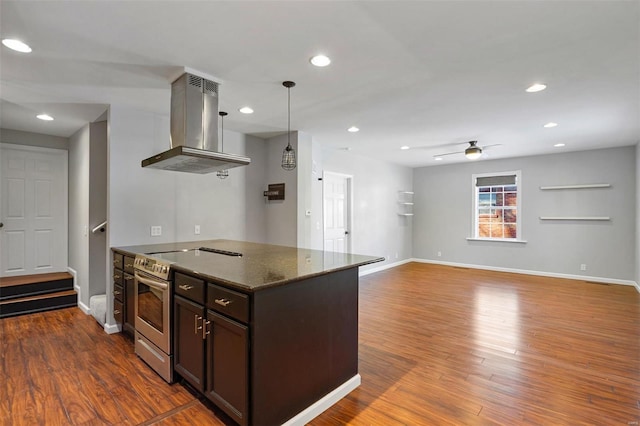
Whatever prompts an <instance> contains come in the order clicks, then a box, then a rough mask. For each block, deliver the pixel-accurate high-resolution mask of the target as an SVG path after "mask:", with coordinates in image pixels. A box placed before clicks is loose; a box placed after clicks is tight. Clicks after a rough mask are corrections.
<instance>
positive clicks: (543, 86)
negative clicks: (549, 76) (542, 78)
mask: <svg viewBox="0 0 640 426" xmlns="http://www.w3.org/2000/svg"><path fill="white" fill-rule="evenodd" d="M546 88H547V85H546V84H541V83H536V84H533V85H531V86H529V87H527V92H529V93H535V92H540V91H542V90H544V89H546Z"/></svg>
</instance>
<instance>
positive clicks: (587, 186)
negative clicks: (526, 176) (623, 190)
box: [540, 183, 611, 191]
mask: <svg viewBox="0 0 640 426" xmlns="http://www.w3.org/2000/svg"><path fill="white" fill-rule="evenodd" d="M610 187H611V184H610V183H589V184H585V185H554V186H541V187H540V189H541V190H543V191H548V190H554V189H592V188H610Z"/></svg>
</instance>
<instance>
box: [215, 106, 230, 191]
mask: <svg viewBox="0 0 640 426" xmlns="http://www.w3.org/2000/svg"><path fill="white" fill-rule="evenodd" d="M218 115H219V116H220V127H221V130H222V131H221V137H220V152H224V116H225V115H227V113H226V112H224V111H220V112H219V113H218ZM216 176H218V177H219V178H220V179H226V178H228V177H229V170H226V169H225V170H218V171H217V172H216Z"/></svg>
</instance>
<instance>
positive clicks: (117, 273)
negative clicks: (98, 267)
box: [113, 268, 124, 285]
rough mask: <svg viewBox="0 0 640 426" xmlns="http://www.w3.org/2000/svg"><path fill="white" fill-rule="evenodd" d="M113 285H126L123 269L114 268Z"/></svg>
mask: <svg viewBox="0 0 640 426" xmlns="http://www.w3.org/2000/svg"><path fill="white" fill-rule="evenodd" d="M113 283H114V284H116V285H122V284H123V283H124V274H123V273H122V269H116V268H113Z"/></svg>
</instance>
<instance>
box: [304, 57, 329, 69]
mask: <svg viewBox="0 0 640 426" xmlns="http://www.w3.org/2000/svg"><path fill="white" fill-rule="evenodd" d="M309 62H311V64H312V65H315V66H316V67H326V66H327V65H329V64H330V63H331V59H329V57H328V56H325V55H316V56H314V57H313V58H311V59H309Z"/></svg>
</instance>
